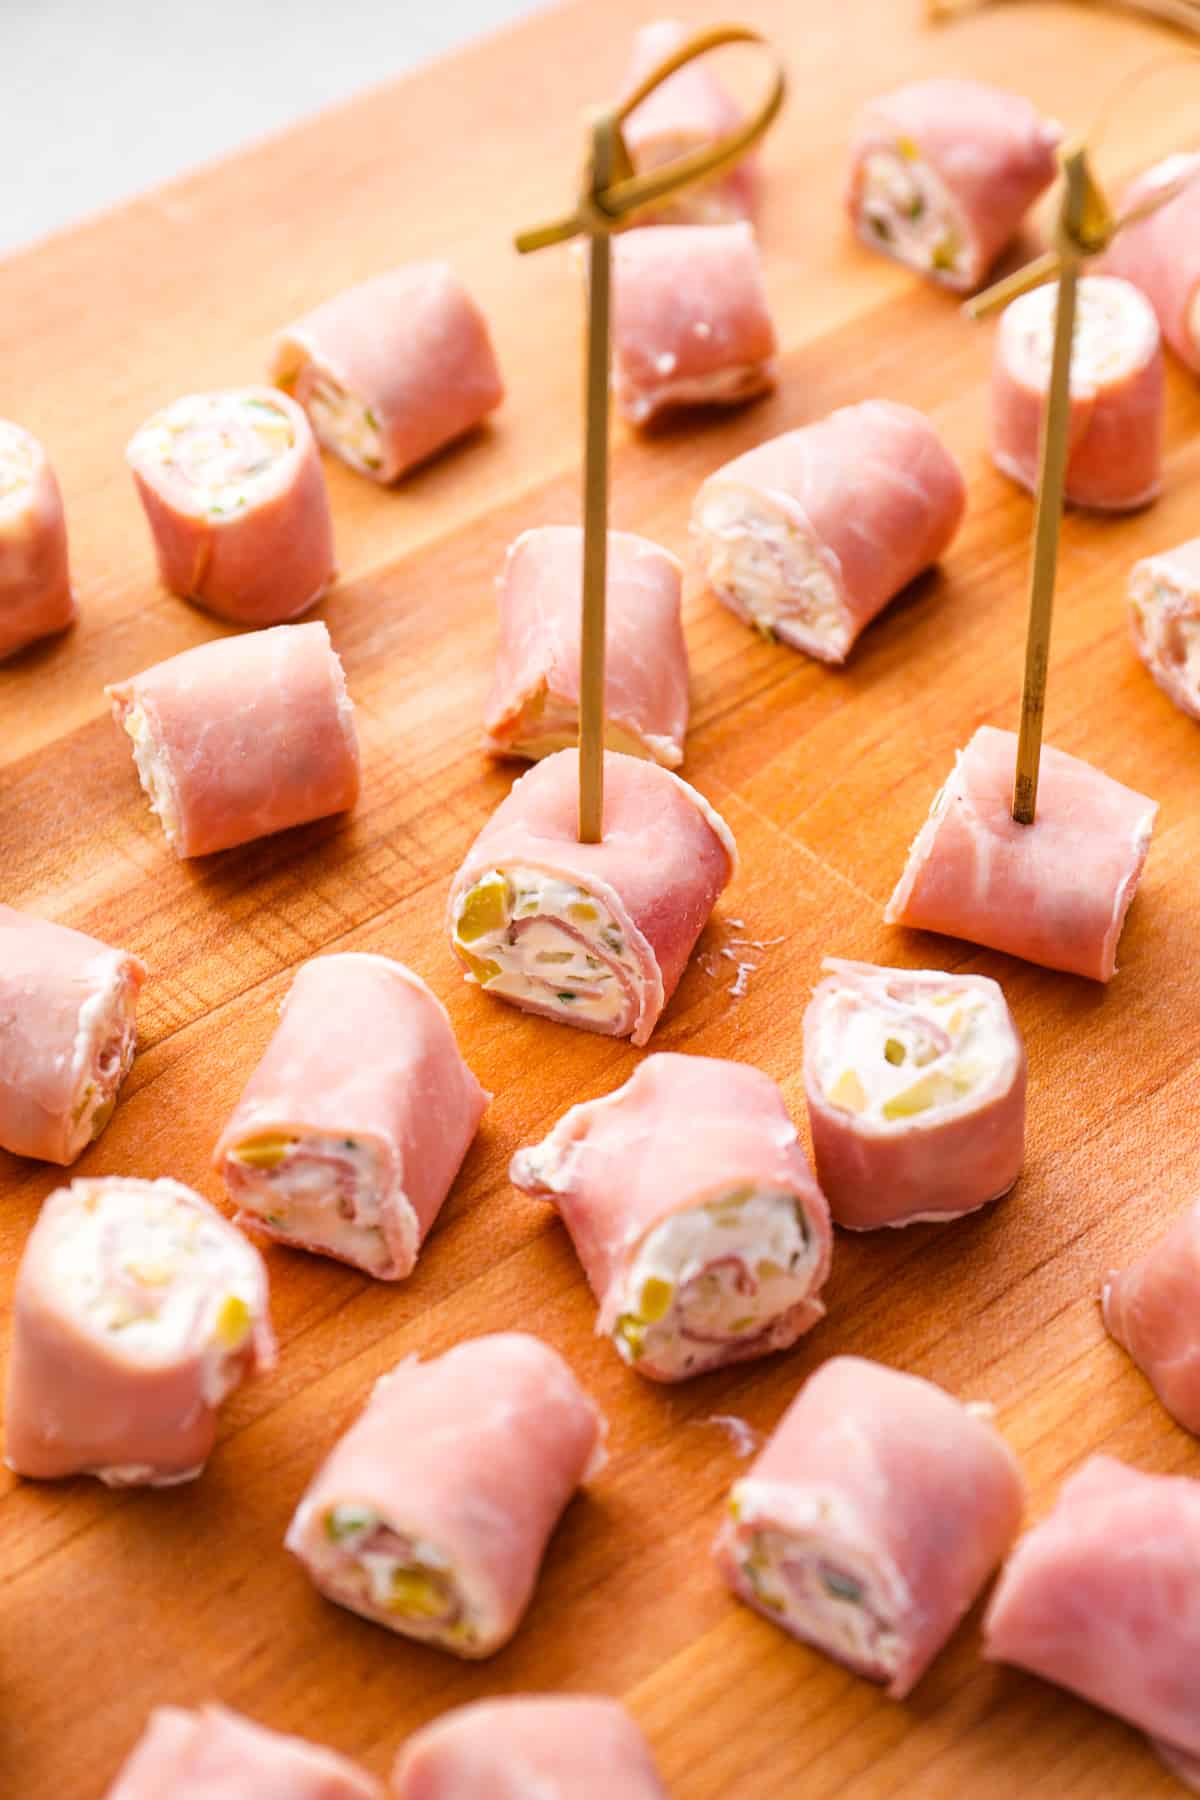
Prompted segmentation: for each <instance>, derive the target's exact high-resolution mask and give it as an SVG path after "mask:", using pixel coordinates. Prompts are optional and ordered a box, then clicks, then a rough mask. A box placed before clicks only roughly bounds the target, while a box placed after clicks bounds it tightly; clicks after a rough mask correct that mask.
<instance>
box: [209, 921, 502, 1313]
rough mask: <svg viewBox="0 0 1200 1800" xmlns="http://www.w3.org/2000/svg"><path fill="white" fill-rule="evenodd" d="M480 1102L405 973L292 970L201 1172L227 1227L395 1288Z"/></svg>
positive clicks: (368, 961) (344, 960) (362, 961)
mask: <svg viewBox="0 0 1200 1800" xmlns="http://www.w3.org/2000/svg"><path fill="white" fill-rule="evenodd" d="M488 1099H489V1096H488V1095H487V1094H485V1093H484V1091H483V1089H482V1088H481V1087H480V1085H479V1083H478V1082H477V1081H476V1079H475V1077H474V1076H473V1075H472V1073H471V1071H470V1070H469V1069H468V1067H467V1065H466V1063H465V1062H464V1061H463V1059H462V1056H461V1055H460V1053H459V1049H458V1045H457V1044H456V1043H455V1041H454V1031H453V1029H452V1027H451V1024H450V1020H449V1017H448V1016H447V1013H446V1009H445V1007H444V1006H443V1005H442V1003H441V1001H440V1000H438V999H437V998H436V996H435V995H434V994H432V993H431V992H430V990H429V989H428V988H427V987H426V985H425V983H424V982H423V981H422V980H421V979H420V978H419V977H418V976H416V975H414V974H413V973H412V971H411V969H407V968H405V966H404V964H403V963H398V962H392V961H390V960H389V959H388V958H387V957H386V956H369V955H361V954H357V953H346V954H342V955H334V956H318V957H315V958H314V959H313V961H312V962H307V963H305V964H304V965H303V966H302V967H301V968H300V969H299V970H298V971H297V974H296V978H295V980H294V981H293V983H292V986H291V989H290V991H289V993H288V997H287V999H286V1000H285V1002H284V1006H283V1017H282V1019H281V1021H280V1023H279V1026H278V1028H277V1030H276V1032H275V1035H274V1037H273V1038H272V1039H271V1042H270V1043H269V1044H268V1046H267V1049H266V1053H265V1055H264V1056H263V1059H262V1061H261V1062H260V1063H259V1065H258V1067H257V1069H255V1071H254V1073H253V1075H252V1076H251V1077H250V1081H249V1083H248V1084H247V1087H246V1090H245V1092H244V1093H243V1095H242V1097H241V1099H240V1100H239V1101H238V1104H237V1106H236V1107H235V1109H234V1113H233V1116H232V1118H231V1119H230V1121H229V1123H228V1125H227V1126H226V1127H225V1130H224V1131H223V1132H222V1133H221V1138H220V1142H219V1143H218V1144H217V1148H216V1152H215V1155H214V1158H213V1161H214V1165H215V1167H216V1168H217V1169H218V1170H219V1171H220V1173H221V1174H222V1176H223V1177H224V1180H225V1185H226V1187H227V1188H228V1190H229V1197H230V1199H231V1200H232V1201H233V1203H234V1205H235V1206H238V1207H239V1208H240V1209H241V1210H240V1211H239V1213H238V1221H237V1222H238V1224H239V1225H247V1226H252V1227H253V1228H254V1229H255V1230H256V1231H261V1232H263V1233H264V1234H265V1235H266V1236H268V1237H273V1238H277V1239H278V1240H279V1241H280V1243H284V1244H295V1245H298V1246H299V1247H300V1248H302V1249H305V1250H315V1251H318V1252H321V1253H322V1254H324V1255H326V1256H336V1257H338V1258H339V1259H340V1260H341V1261H342V1262H348V1263H352V1264H354V1266H355V1267H356V1268H359V1269H364V1270H365V1271H366V1273H367V1274H368V1275H374V1276H377V1277H378V1278H379V1279H380V1280H382V1281H399V1280H400V1279H401V1278H402V1277H404V1276H405V1275H409V1274H411V1272H412V1270H413V1268H414V1266H415V1264H416V1260H417V1252H418V1251H419V1249H420V1247H421V1244H422V1242H423V1241H424V1239H425V1236H426V1234H427V1232H428V1231H429V1229H430V1227H431V1226H432V1224H433V1222H434V1220H435V1219H436V1217H437V1215H438V1212H439V1211H440V1209H441V1205H442V1202H443V1201H444V1200H445V1198H446V1195H447V1193H448V1192H449V1189H450V1184H451V1182H452V1181H453V1180H454V1177H455V1175H457V1173H458V1169H459V1165H460V1164H461V1162H462V1159H463V1157H464V1156H465V1155H466V1153H467V1149H468V1147H469V1145H470V1143H471V1139H472V1138H473V1137H474V1136H475V1131H476V1128H477V1126H478V1124H479V1121H480V1118H481V1117H482V1116H483V1112H484V1109H485V1107H486V1106H487V1103H488Z"/></svg>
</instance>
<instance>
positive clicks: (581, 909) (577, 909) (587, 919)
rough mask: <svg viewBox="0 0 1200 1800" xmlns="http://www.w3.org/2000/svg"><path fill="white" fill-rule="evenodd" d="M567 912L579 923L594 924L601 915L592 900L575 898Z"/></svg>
mask: <svg viewBox="0 0 1200 1800" xmlns="http://www.w3.org/2000/svg"><path fill="white" fill-rule="evenodd" d="M567 912H568V914H569V915H570V917H571V918H572V919H574V920H575V922H576V924H577V925H594V924H595V923H596V920H597V919H598V918H599V917H600V914H599V913H598V912H597V910H596V908H595V907H594V906H593V905H592V903H591V901H590V900H573V901H572V902H571V904H570V906H568V908H567Z"/></svg>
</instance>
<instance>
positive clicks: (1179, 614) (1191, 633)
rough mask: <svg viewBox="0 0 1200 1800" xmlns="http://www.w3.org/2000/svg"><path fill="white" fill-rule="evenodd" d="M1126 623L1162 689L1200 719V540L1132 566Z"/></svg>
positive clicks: (1170, 698) (1139, 652) (1182, 709)
mask: <svg viewBox="0 0 1200 1800" xmlns="http://www.w3.org/2000/svg"><path fill="white" fill-rule="evenodd" d="M1129 627H1130V632H1131V634H1132V637H1133V647H1134V649H1135V650H1136V651H1137V653H1138V655H1139V656H1140V657H1141V659H1142V661H1143V662H1144V663H1145V665H1146V667H1147V668H1148V669H1149V671H1150V673H1151V675H1152V676H1153V677H1154V679H1155V681H1156V682H1157V683H1158V685H1159V687H1160V688H1161V689H1162V691H1163V693H1164V694H1166V696H1167V698H1168V699H1169V700H1171V701H1172V702H1173V703H1174V704H1175V705H1176V706H1177V707H1178V708H1179V710H1180V712H1185V713H1187V715H1188V717H1189V718H1192V719H1200V538H1192V539H1190V540H1189V542H1188V543H1186V544H1180V545H1178V546H1177V548H1176V549H1174V550H1163V551H1160V552H1159V554H1158V555H1157V556H1147V557H1143V559H1142V561H1141V562H1139V563H1135V564H1134V567H1133V570H1132V572H1131V574H1130V577H1129Z"/></svg>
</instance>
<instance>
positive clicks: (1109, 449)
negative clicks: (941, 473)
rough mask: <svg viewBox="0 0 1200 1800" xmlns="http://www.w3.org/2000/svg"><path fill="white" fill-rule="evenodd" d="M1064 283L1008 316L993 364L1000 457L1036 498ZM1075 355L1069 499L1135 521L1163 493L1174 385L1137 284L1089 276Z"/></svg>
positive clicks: (1031, 296)
mask: <svg viewBox="0 0 1200 1800" xmlns="http://www.w3.org/2000/svg"><path fill="white" fill-rule="evenodd" d="M1057 305H1058V284H1057V283H1056V282H1050V283H1048V284H1047V285H1046V286H1044V287H1037V288H1033V289H1032V290H1031V292H1029V293H1028V294H1022V295H1021V296H1020V298H1019V299H1017V300H1014V301H1013V302H1012V304H1011V305H1010V306H1007V307H1006V308H1005V310H1004V314H1003V316H1002V318H1001V320H1000V329H999V331H998V332H997V333H996V348H995V354H994V359H993V363H992V457H993V459H994V461H995V463H996V466H997V468H998V469H999V470H1000V471H1001V473H1002V474H1005V475H1007V476H1009V477H1010V479H1011V480H1013V481H1015V482H1016V483H1017V484H1018V486H1020V487H1023V488H1027V489H1028V490H1029V492H1030V493H1035V492H1036V490H1037V482H1038V466H1039V450H1040V441H1041V430H1042V415H1043V414H1044V412H1045V410H1046V394H1047V391H1048V389H1049V386H1050V361H1051V354H1052V351H1053V348H1054V318H1055V311H1056V308H1057ZM1077 308H1078V310H1077V313H1076V317H1075V336H1074V339H1073V341H1072V347H1071V386H1070V418H1069V423H1068V428H1067V429H1068V442H1067V474H1066V488H1065V496H1066V499H1067V500H1068V502H1069V503H1070V504H1071V505H1072V506H1082V507H1087V508H1090V509H1091V510H1093V511H1095V512H1132V511H1134V510H1135V509H1136V508H1138V507H1141V506H1148V505H1149V503H1150V502H1151V501H1152V500H1155V499H1157V497H1158V494H1159V491H1160V489H1161V487H1162V447H1163V424H1164V419H1165V410H1164V409H1165V383H1164V378H1163V354H1162V343H1161V339H1160V336H1159V330H1158V321H1157V319H1156V318H1155V317H1154V313H1153V310H1152V309H1151V306H1150V303H1149V301H1148V300H1147V299H1146V297H1145V295H1144V294H1141V293H1139V291H1138V289H1137V288H1135V287H1133V286H1131V284H1130V283H1129V282H1128V281H1119V280H1118V279H1117V278H1116V277H1115V276H1112V275H1085V276H1083V277H1082V279H1081V280H1080V283H1079V288H1078V298H1077Z"/></svg>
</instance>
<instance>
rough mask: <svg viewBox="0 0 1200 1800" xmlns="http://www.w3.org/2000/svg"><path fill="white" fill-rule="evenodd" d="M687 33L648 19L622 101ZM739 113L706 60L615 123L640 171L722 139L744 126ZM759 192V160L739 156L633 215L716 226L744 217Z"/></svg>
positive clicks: (670, 78) (671, 24)
mask: <svg viewBox="0 0 1200 1800" xmlns="http://www.w3.org/2000/svg"><path fill="white" fill-rule="evenodd" d="M690 35H691V33H690V32H689V30H688V28H687V27H686V26H684V25H681V24H680V23H679V21H678V20H677V19H655V20H653V21H652V22H651V23H650V24H648V25H643V26H642V27H641V29H640V30H639V31H638V32H637V33H636V35H635V36H634V40H633V54H632V57H631V59H630V63H629V67H628V69H627V71H626V74H625V80H624V81H623V83H622V84H621V98H622V99H625V98H627V97H628V96H629V95H630V94H632V93H633V91H634V89H635V88H637V87H638V86H639V85H640V84H641V83H642V82H643V81H644V80H645V79H646V77H647V75H650V74H651V73H653V71H654V70H655V69H656V68H657V67H658V66H659V64H660V63H663V62H665V61H666V59H667V57H669V56H673V55H674V54H675V52H676V50H678V49H679V48H680V47H681V45H683V44H684V43H685V42H686V41H687V39H688V37H689V36H690ZM745 117H746V115H745V113H744V112H743V110H742V108H741V107H740V106H739V105H738V103H737V101H736V100H735V99H734V98H733V96H732V94H730V93H729V91H728V90H727V89H726V88H725V87H724V85H723V84H722V82H721V81H720V79H719V77H718V76H717V75H716V74H714V72H713V67H712V62H711V60H710V59H708V58H704V59H702V60H698V61H696V62H692V63H687V64H685V66H684V67H683V68H682V69H677V70H676V72H675V74H674V75H671V76H668V78H667V80H666V81H664V82H663V83H662V84H661V86H659V87H656V88H655V89H654V91H653V92H652V93H650V94H648V95H647V96H646V98H645V99H644V100H643V101H642V103H641V105H640V106H638V107H635V108H634V110H633V112H631V113H630V114H629V117H628V118H627V119H626V120H625V122H624V124H623V125H622V127H621V134H622V136H623V137H624V139H625V146H626V148H627V150H628V151H629V154H630V157H631V158H632V160H633V166H634V168H635V170H636V171H637V173H638V174H639V175H645V174H648V173H649V172H650V171H651V170H652V169H659V168H661V167H662V166H663V164H664V163H669V162H677V161H678V160H679V158H680V157H681V156H687V155H688V154H690V152H692V151H694V150H703V149H705V148H707V146H708V145H710V144H714V143H716V142H717V140H718V139H719V138H724V137H728V136H729V134H730V132H733V131H736V130H737V128H738V126H739V125H742V124H744V123H745ZM757 194H758V165H757V162H756V161H755V159H754V157H753V156H744V157H743V158H742V160H741V161H740V162H739V163H737V164H735V166H734V167H733V168H732V169H726V170H724V171H723V172H722V173H721V174H719V175H715V176H713V177H712V178H711V180H709V181H704V182H697V183H694V184H693V185H691V186H689V187H687V188H685V189H684V191H683V192H682V193H680V194H673V195H671V196H670V197H669V198H668V199H665V200H663V201H661V202H660V204H659V205H658V206H657V207H656V208H655V209H654V211H653V212H652V213H647V214H644V215H643V214H639V218H641V219H642V222H643V223H654V224H656V225H721V224H725V223H727V222H728V221H730V220H736V219H746V218H749V216H750V214H751V213H752V212H753V211H754V206H755V201H756V198H757Z"/></svg>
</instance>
